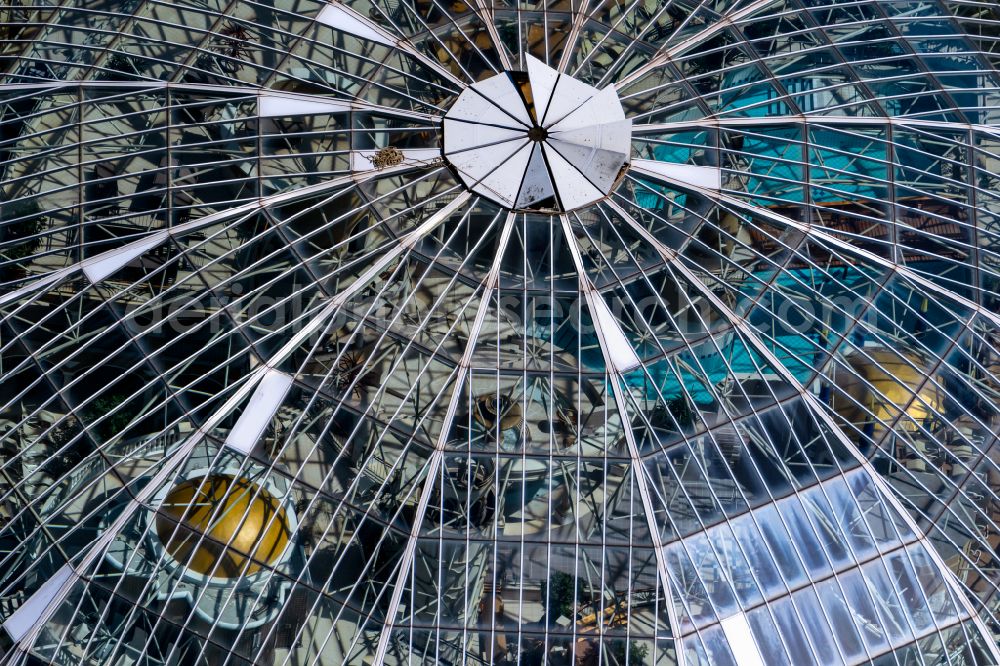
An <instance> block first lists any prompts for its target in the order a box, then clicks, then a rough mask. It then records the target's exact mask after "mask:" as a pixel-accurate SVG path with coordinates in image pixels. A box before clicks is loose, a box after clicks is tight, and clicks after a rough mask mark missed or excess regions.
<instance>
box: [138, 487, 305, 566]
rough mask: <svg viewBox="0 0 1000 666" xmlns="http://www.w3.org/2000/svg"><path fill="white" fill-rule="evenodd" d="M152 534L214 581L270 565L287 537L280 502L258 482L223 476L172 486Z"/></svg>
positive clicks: (276, 558)
mask: <svg viewBox="0 0 1000 666" xmlns="http://www.w3.org/2000/svg"><path fill="white" fill-rule="evenodd" d="M156 533H157V535H158V536H159V538H160V541H161V542H162V543H163V545H164V547H165V548H166V549H167V552H169V553H170V554H171V555H172V556H173V557H174V559H175V560H177V561H178V562H180V563H182V564H184V565H185V566H186V567H187V568H188V569H191V570H192V571H196V572H198V573H200V574H202V575H205V576H212V577H214V578H234V577H237V576H240V575H243V574H244V573H246V574H252V573H255V572H257V571H259V570H260V569H261V567H262V566H263V565H270V564H274V563H275V562H276V561H277V560H278V558H279V557H281V554H282V553H283V552H284V551H285V548H286V547H287V546H288V542H289V539H290V537H291V533H290V530H289V528H288V517H287V516H286V514H285V510H284V508H283V507H282V506H281V504H280V503H279V502H278V500H276V499H275V498H274V497H273V496H272V495H271V494H270V493H268V492H267V491H266V490H264V489H262V488H261V487H260V486H258V485H257V484H256V483H253V482H251V481H248V480H246V479H242V478H239V479H238V478H235V477H232V476H228V475H223V474H211V475H208V476H204V477H198V478H195V479H189V480H187V481H184V482H182V483H179V484H177V485H176V486H174V488H172V489H171V490H170V492H169V493H167V496H166V499H164V501H163V503H162V504H161V505H160V508H159V514H158V515H157V518H156Z"/></svg>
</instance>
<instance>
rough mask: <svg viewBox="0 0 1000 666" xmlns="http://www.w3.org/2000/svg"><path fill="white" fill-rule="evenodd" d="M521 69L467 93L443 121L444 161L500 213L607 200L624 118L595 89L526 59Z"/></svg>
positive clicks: (622, 150) (626, 127) (626, 133)
mask: <svg viewBox="0 0 1000 666" xmlns="http://www.w3.org/2000/svg"><path fill="white" fill-rule="evenodd" d="M526 60H527V63H528V71H527V72H526V73H525V72H505V73H503V74H498V75H497V76H493V77H490V78H488V79H485V80H483V81H480V82H478V83H476V84H474V85H472V86H470V87H469V88H467V89H466V90H465V91H464V92H463V93H462V94H461V96H459V98H458V100H457V101H456V102H455V104H454V106H452V107H451V109H450V110H449V111H448V113H447V115H445V118H444V156H445V159H446V160H447V161H448V163H449V164H450V165H451V166H452V167H453V168H454V169H455V171H456V172H457V173H458V176H459V178H461V180H462V182H463V183H464V184H465V186H466V187H468V188H469V189H470V190H472V191H473V192H476V193H477V194H481V195H483V196H485V197H487V198H489V199H492V200H493V201H496V202H497V203H499V204H501V205H502V206H504V207H505V208H511V209H517V210H543V211H551V212H560V211H567V210H573V209H575V208H581V207H583V206H586V205H588V204H591V203H593V202H595V201H598V200H599V199H602V198H604V197H605V196H607V195H608V194H609V193H610V192H611V190H612V189H613V188H614V186H615V183H617V182H618V179H619V176H620V175H621V173H622V170H623V167H624V166H625V164H626V162H628V158H629V152H630V145H631V140H632V121H630V120H628V119H626V118H625V113H624V111H623V110H622V105H621V101H620V100H619V99H618V92H617V90H616V89H615V87H614V86H613V85H612V86H608V87H606V88H604V89H603V90H598V89H596V88H594V87H593V86H589V85H586V84H584V83H581V82H580V81H577V80H576V79H574V78H572V77H570V76H567V75H565V74H560V73H559V72H557V71H556V70H554V69H552V68H551V67H549V66H547V65H546V64H545V63H543V62H541V61H540V60H537V59H535V58H532V57H531V56H526Z"/></svg>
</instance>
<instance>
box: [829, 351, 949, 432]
mask: <svg viewBox="0 0 1000 666" xmlns="http://www.w3.org/2000/svg"><path fill="white" fill-rule="evenodd" d="M846 360H847V362H848V363H849V364H850V366H851V370H853V372H844V371H843V369H842V370H841V371H840V372H838V373H837V376H836V383H837V386H838V387H839V388H840V389H841V390H842V391H844V393H846V394H847V395H846V396H845V395H835V396H834V399H833V408H834V410H835V411H836V412H837V413H838V414H840V415H841V416H842V417H844V419H845V420H847V421H848V422H849V423H852V424H853V425H855V426H857V427H859V428H862V427H863V425H864V424H866V423H873V424H874V425H873V430H872V435H873V436H874V437H875V438H876V439H878V438H879V437H881V436H882V435H883V434H885V431H886V427H885V426H884V425H882V424H881V423H878V421H875V419H878V420H880V421H882V422H883V423H885V424H887V425H892V424H893V423H894V422H896V420H897V419H898V423H897V425H896V429H898V430H902V431H912V430H915V429H916V427H917V424H922V423H924V421H926V419H928V418H929V417H931V416H933V414H934V410H939V409H940V408H941V395H940V392H939V391H938V389H937V387H936V386H935V385H934V384H933V383H931V382H930V381H929V380H928V377H927V375H926V374H925V372H924V371H923V364H922V363H921V362H920V361H919V360H918V359H916V358H915V357H913V356H911V355H909V354H906V355H904V354H902V353H900V352H897V351H895V350H892V349H887V348H874V349H865V353H864V354H861V353H854V354H851V355H849V356H848V357H847V358H846ZM866 382H867V384H868V385H870V386H868V385H866ZM903 412H905V413H906V416H902V414H903ZM873 417H874V418H873Z"/></svg>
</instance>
